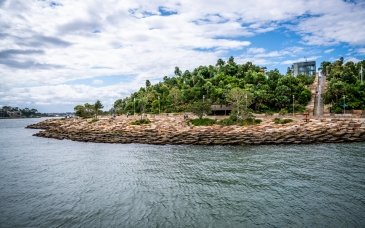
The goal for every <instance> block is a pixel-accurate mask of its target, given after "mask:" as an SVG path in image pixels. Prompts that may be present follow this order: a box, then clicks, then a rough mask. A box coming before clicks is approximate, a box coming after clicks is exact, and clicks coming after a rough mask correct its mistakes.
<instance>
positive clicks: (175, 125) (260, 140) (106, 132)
mask: <svg viewBox="0 0 365 228" xmlns="http://www.w3.org/2000/svg"><path fill="white" fill-rule="evenodd" d="M130 122H131V119H127V120H126V119H122V120H118V119H111V118H110V119H104V120H99V121H97V122H90V121H87V120H79V119H58V120H46V121H43V122H40V123H38V124H34V125H30V126H28V127H29V128H38V129H44V130H43V131H40V132H38V133H36V134H35V136H40V137H46V138H55V139H69V140H74V141H82V142H97V143H142V144H195V145H245V144H249V145H252V144H309V143H339V142H360V141H365V120H364V119H320V120H311V121H310V122H308V123H304V122H303V121H301V120H297V121H294V122H293V123H290V124H286V125H277V124H274V123H273V122H272V121H266V122H264V123H262V124H260V125H254V126H246V127H242V126H219V125H213V126H202V127H196V126H188V125H187V124H186V122H184V121H183V120H182V119H181V118H179V117H176V118H175V121H174V117H171V118H170V119H166V118H165V119H164V120H161V119H157V120H152V123H151V124H148V125H130Z"/></svg>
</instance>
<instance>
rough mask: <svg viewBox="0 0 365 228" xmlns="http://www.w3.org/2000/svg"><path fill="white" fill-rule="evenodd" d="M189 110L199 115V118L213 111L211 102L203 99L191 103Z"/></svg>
mask: <svg viewBox="0 0 365 228" xmlns="http://www.w3.org/2000/svg"><path fill="white" fill-rule="evenodd" d="M189 110H190V111H191V112H192V113H194V114H195V115H197V116H198V117H199V119H201V118H202V117H203V115H204V114H209V113H210V112H211V108H210V103H209V102H203V101H196V102H194V103H192V104H191V105H190V108H189Z"/></svg>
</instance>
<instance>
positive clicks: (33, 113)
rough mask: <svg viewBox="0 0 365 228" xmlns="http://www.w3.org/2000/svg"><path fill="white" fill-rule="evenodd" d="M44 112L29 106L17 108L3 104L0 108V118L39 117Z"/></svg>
mask: <svg viewBox="0 0 365 228" xmlns="http://www.w3.org/2000/svg"><path fill="white" fill-rule="evenodd" d="M43 115H44V114H42V113H40V112H38V110H37V109H34V108H32V109H30V108H24V109H21V108H18V107H11V106H3V107H2V108H1V109H0V118H33V117H41V116H43Z"/></svg>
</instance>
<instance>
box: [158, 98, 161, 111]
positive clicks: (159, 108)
mask: <svg viewBox="0 0 365 228" xmlns="http://www.w3.org/2000/svg"><path fill="white" fill-rule="evenodd" d="M158 114H161V100H160V96H158Z"/></svg>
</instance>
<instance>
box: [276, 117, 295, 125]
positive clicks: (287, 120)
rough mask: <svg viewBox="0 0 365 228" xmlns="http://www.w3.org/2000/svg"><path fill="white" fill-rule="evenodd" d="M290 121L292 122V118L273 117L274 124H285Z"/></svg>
mask: <svg viewBox="0 0 365 228" xmlns="http://www.w3.org/2000/svg"><path fill="white" fill-rule="evenodd" d="M290 122H293V120H292V119H280V118H275V119H274V123H275V124H287V123H290Z"/></svg>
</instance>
